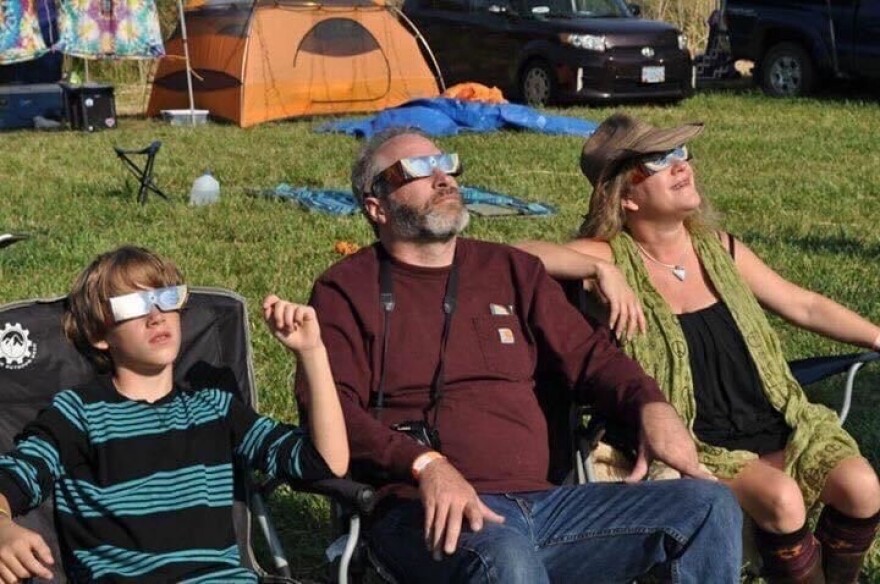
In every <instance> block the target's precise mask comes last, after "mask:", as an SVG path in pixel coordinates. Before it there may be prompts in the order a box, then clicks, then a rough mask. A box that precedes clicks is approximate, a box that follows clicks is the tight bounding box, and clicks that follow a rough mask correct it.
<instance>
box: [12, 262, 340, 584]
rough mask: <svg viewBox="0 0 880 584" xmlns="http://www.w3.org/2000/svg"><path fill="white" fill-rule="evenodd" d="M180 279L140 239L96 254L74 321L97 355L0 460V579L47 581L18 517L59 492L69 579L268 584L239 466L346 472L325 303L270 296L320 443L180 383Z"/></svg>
mask: <svg viewBox="0 0 880 584" xmlns="http://www.w3.org/2000/svg"><path fill="white" fill-rule="evenodd" d="M186 296H187V289H186V286H185V285H184V283H183V277H182V276H181V274H180V272H179V271H178V270H177V268H176V267H175V266H174V264H172V263H171V262H169V261H167V260H164V259H162V258H160V257H159V256H157V255H156V254H154V253H152V252H150V251H148V250H145V249H142V248H136V247H129V246H126V247H121V248H119V249H116V250H114V251H111V252H109V253H106V254H103V255H101V256H99V257H98V258H97V259H95V261H94V262H92V264H91V265H90V266H89V267H88V268H86V270H84V271H83V272H82V274H80V276H79V278H78V279H77V281H76V283H75V284H74V286H73V289H72V291H71V293H70V296H69V302H70V305H69V308H68V311H67V313H66V314H65V317H64V327H65V332H66V333H67V336H68V337H69V338H70V339H71V340H72V341H73V342H74V344H75V345H76V346H77V347H78V348H79V349H80V350H82V351H84V352H85V353H86V355H87V356H88V357H89V358H90V359H91V360H92V361H93V362H94V364H95V365H96V366H97V368H98V370H99V371H102V372H106V374H104V375H101V376H98V377H97V378H96V379H95V380H94V381H93V382H91V383H89V384H86V385H83V386H80V387H76V388H73V389H67V390H64V391H61V392H60V393H58V394H57V395H56V396H55V399H54V400H53V402H52V404H51V406H49V407H48V408H47V409H46V410H44V411H43V412H41V413H40V415H39V416H38V417H37V419H36V420H35V421H34V422H32V423H30V424H29V425H28V426H27V427H26V428H25V429H24V431H23V432H22V434H21V435H20V436H19V437H18V438H17V440H16V446H15V449H14V450H13V451H12V452H10V453H8V454H7V455H5V456H0V582H17V581H18V580H19V579H24V578H28V577H33V576H36V577H40V578H50V577H51V575H52V574H51V571H50V568H51V566H52V565H53V563H54V559H53V558H52V556H51V553H50V551H49V548H48V547H47V546H46V544H45V542H44V541H43V539H42V538H41V537H40V536H39V535H38V534H36V533H34V532H32V531H29V530H27V529H25V528H24V527H21V526H19V525H17V524H16V523H15V522H13V520H12V517H13V516H14V515H18V514H20V513H23V512H25V511H27V510H29V509H31V508H33V507H35V506H37V505H39V504H40V503H41V502H42V501H43V500H44V499H45V498H46V497H48V496H49V495H53V494H54V496H55V515H56V523H57V526H58V530H59V535H60V537H59V540H60V542H61V546H62V554H63V556H64V568H65V571H66V573H67V577H68V579H69V580H71V581H72V582H94V581H112V582H119V581H137V582H180V581H184V580H185V581H198V582H206V581H212V582H221V581H222V582H256V581H257V577H256V575H255V574H253V573H251V572H249V571H247V570H246V569H244V568H242V567H241V564H240V561H239V555H238V547H237V545H236V542H235V534H234V531H233V526H232V520H231V518H232V516H231V508H232V503H233V465H234V464H243V465H245V466H248V467H250V468H256V469H259V470H261V471H263V472H265V473H268V474H271V475H280V476H282V477H290V478H297V479H306V480H309V479H318V478H325V477H330V476H332V475H336V476H342V475H343V474H345V472H346V470H347V466H348V444H347V441H346V438H345V425H344V422H343V418H342V413H341V409H340V406H339V400H338V397H337V394H336V389H335V386H334V383H333V378H332V375H331V372H330V365H329V362H328V360H327V352H326V349H325V348H324V344H323V341H322V340H321V334H320V329H319V326H318V321H317V319H316V317H315V313H314V310H313V309H311V308H309V307H306V306H302V305H298V304H292V303H290V302H286V301H284V300H281V299H279V298H278V297H276V296H273V295H270V296H268V297H267V298H266V299H265V300H264V302H263V316H264V318H265V320H266V324H267V325H268V327H269V329H270V330H271V331H272V333H273V334H274V336H275V337H276V338H277V339H278V340H279V341H280V342H281V343H282V344H283V345H284V346H286V347H287V348H288V349H290V350H292V351H293V352H294V353H295V354H296V356H297V360H298V362H299V366H300V367H301V368H302V370H303V373H304V374H305V376H306V377H307V379H308V384H309V388H310V389H309V391H310V396H311V400H310V406H311V407H310V411H309V419H310V420H311V421H312V427H311V436H308V435H306V433H305V432H303V431H301V430H300V429H298V428H295V427H291V426H287V425H284V424H280V423H277V422H274V421H272V420H271V419H269V418H265V417H262V416H259V415H257V414H256V413H255V412H254V411H253V410H251V409H250V408H248V407H246V406H245V405H244V404H243V403H241V402H240V401H238V400H237V399H235V398H234V397H232V396H231V395H230V394H229V393H227V392H224V391H221V390H218V389H201V390H197V391H183V390H181V389H180V388H178V387H175V386H174V383H173V363H174V360H175V358H176V357H177V353H178V351H179V349H180V340H181V330H180V313H179V311H180V309H181V308H183V306H184V304H185V302H186Z"/></svg>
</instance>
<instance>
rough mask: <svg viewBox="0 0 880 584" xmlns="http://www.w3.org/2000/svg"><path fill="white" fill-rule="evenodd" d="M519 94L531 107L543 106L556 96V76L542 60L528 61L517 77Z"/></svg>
mask: <svg viewBox="0 0 880 584" xmlns="http://www.w3.org/2000/svg"><path fill="white" fill-rule="evenodd" d="M519 94H520V97H522V100H523V101H524V102H525V103H527V104H528V105H530V106H532V107H541V106H545V105H547V104H549V103H551V102H552V101H553V99H554V98H555V97H556V78H555V77H554V76H553V71H551V70H550V66H549V65H548V64H547V63H545V62H544V61H529V62H528V63H527V64H526V66H525V67H523V69H522V73H521V74H520V77H519Z"/></svg>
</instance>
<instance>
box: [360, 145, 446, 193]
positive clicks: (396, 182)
mask: <svg viewBox="0 0 880 584" xmlns="http://www.w3.org/2000/svg"><path fill="white" fill-rule="evenodd" d="M435 170H441V171H443V172H444V173H445V174H448V175H449V176H458V175H460V174H461V172H462V166H461V160H459V158H458V154H456V153H455V152H449V153H447V152H441V153H440V154H431V155H428V156H412V157H409V158H401V159H400V160H398V161H397V162H395V163H394V164H392V165H391V166H389V167H388V168H386V169H385V170H383V171H382V172H380V173H379V174H377V175H376V178H374V179H373V184H372V186H371V187H370V192H371V193H372V194H373V196H378V195H379V194H380V193H383V194H387V193H393V192H394V191H396V190H397V189H399V188H400V187H402V186H403V185H405V184H406V183H408V182H412V181H414V180H416V179H420V178H425V177H429V176H431V175H432V174H434V171H435Z"/></svg>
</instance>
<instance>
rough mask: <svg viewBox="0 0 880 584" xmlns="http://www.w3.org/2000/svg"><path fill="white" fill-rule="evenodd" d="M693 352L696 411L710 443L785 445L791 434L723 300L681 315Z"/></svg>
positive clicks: (759, 447) (757, 447) (699, 431)
mask: <svg viewBox="0 0 880 584" xmlns="http://www.w3.org/2000/svg"><path fill="white" fill-rule="evenodd" d="M678 320H679V322H680V323H681V328H682V330H683V331H684V336H685V340H686V341H687V346H688V352H689V353H690V365H691V373H692V375H693V381H694V387H695V388H696V390H695V395H696V404H697V415H696V418H695V419H694V433H695V434H696V436H697V437H698V438H699V439H700V440H701V441H703V442H705V443H706V444H711V445H714V446H722V447H724V448H727V449H729V450H749V451H751V452H755V453H757V454H764V453H767V452H774V451H776V450H782V449H783V448H784V447H785V443H786V441H787V440H788V436H789V434H790V433H791V430H790V428H789V427H788V426H787V425H786V423H785V419H784V418H783V416H782V413H780V412H778V411H776V410H775V409H774V408H773V406H772V405H771V404H770V402H769V401H768V400H767V397H766V396H765V395H764V389H763V384H762V382H761V378H760V376H759V375H758V370H757V368H756V367H755V363H754V361H753V360H752V357H751V355H750V354H749V351H748V349H747V347H746V344H745V341H744V340H743V337H742V333H740V331H739V328H738V327H737V326H736V322H735V321H734V320H733V315H732V314H731V313H730V310H729V309H728V308H727V305H726V304H724V303H723V302H720V301H719V302H716V303H715V304H713V305H711V306H708V307H706V308H704V309H702V310H698V311H696V312H689V313H686V314H680V315H678Z"/></svg>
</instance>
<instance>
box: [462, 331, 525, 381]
mask: <svg viewBox="0 0 880 584" xmlns="http://www.w3.org/2000/svg"><path fill="white" fill-rule="evenodd" d="M471 324H472V326H473V327H474V333H475V335H476V338H477V346H478V347H479V351H480V353H481V355H482V358H483V364H484V365H485V367H486V371H487V372H490V373H495V374H497V375H498V376H499V377H501V378H504V379H509V380H511V381H521V380H524V379H530V378H531V377H532V376H533V374H534V364H533V362H532V361H533V360H532V357H531V350H530V347H529V343H528V340H527V338H526V336H525V334H523V330H522V327H521V326H520V322H519V319H518V318H517V317H516V316H515V315H488V316H476V317H473V319H472V320H471Z"/></svg>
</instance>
